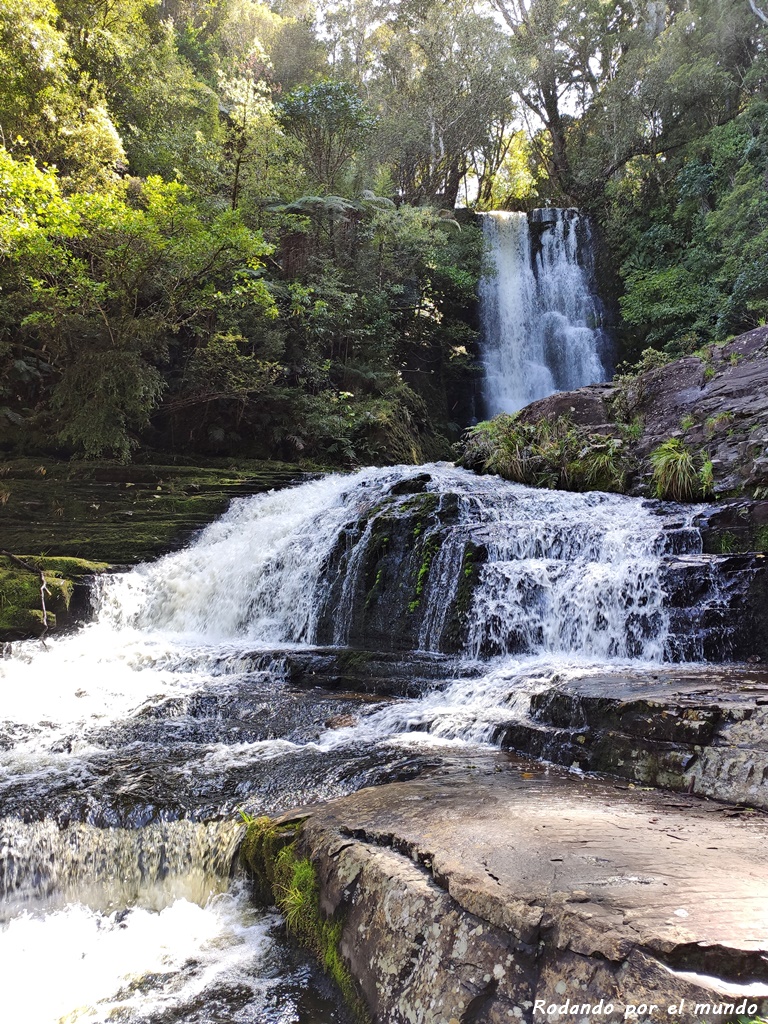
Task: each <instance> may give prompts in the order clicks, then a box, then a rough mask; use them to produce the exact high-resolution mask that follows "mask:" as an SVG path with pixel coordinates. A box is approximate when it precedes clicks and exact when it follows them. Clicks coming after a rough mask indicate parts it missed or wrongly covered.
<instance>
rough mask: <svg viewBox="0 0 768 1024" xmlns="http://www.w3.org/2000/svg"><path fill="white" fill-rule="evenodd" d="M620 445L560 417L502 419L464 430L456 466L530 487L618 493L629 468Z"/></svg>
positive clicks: (617, 441)
mask: <svg viewBox="0 0 768 1024" xmlns="http://www.w3.org/2000/svg"><path fill="white" fill-rule="evenodd" d="M623 447H624V446H623V442H622V441H621V440H620V439H619V438H615V437H606V436H605V435H603V434H592V433H590V432H589V431H587V430H586V429H584V428H583V427H577V426H576V425H575V424H573V423H572V422H571V421H570V420H569V419H568V418H567V417H565V416H560V417H558V418H557V419H556V420H547V419H541V420H537V421H536V422H534V423H526V422H523V421H521V420H520V419H519V417H518V416H508V415H502V416H497V417H495V419H492V420H489V421H487V422H485V423H479V424H478V425H477V426H476V427H472V428H471V429H470V430H469V431H467V433H466V434H465V436H464V439H463V441H462V444H461V446H460V463H461V465H463V466H466V467H467V468H470V469H478V470H480V471H481V472H486V473H498V474H499V476H502V477H504V479H505V480H514V481H516V482H517V483H523V484H530V485H533V486H535V487H549V488H559V489H561V490H568V491H586V490H605V491H622V490H623V489H624V486H625V478H626V474H627V471H628V468H629V466H628V463H627V459H626V456H625V454H624V451H623Z"/></svg>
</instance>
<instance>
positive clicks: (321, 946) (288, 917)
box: [241, 817, 370, 1024]
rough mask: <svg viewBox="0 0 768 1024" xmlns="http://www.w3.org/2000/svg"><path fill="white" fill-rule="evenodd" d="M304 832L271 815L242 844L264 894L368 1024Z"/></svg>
mask: <svg viewBox="0 0 768 1024" xmlns="http://www.w3.org/2000/svg"><path fill="white" fill-rule="evenodd" d="M300 835H301V824H300V823H293V822H292V823H290V824H288V825H283V826H279V825H275V823H274V822H273V821H271V819H270V818H266V817H264V818H256V819H251V820H249V821H248V825H247V829H246V835H245V839H244V840H243V845H242V847H241V857H242V860H243V862H244V864H245V865H246V867H247V868H248V869H249V870H250V871H251V873H252V875H253V877H254V880H255V881H256V883H257V886H258V887H259V889H260V895H261V896H262V899H264V901H265V902H267V901H271V902H273V903H274V904H275V906H277V908H278V909H279V910H280V911H281V913H282V914H283V915H284V917H285V923H286V927H287V929H288V932H289V933H290V934H291V935H292V936H293V937H294V938H295V939H296V941H297V942H299V943H300V945H302V946H304V947H305V948H306V949H309V950H310V951H311V952H312V953H313V954H314V955H315V956H316V957H317V959H318V961H319V962H320V963H321V964H322V966H323V968H324V969H325V971H326V973H327V974H328V976H329V977H330V978H331V979H332V980H333V981H334V982H335V984H336V985H337V986H338V988H339V989H340V991H341V993H342V995H343V997H344V1000H345V1002H346V1003H347V1005H348V1006H349V1007H350V1009H351V1010H352V1012H353V1013H354V1015H355V1017H356V1018H357V1020H358V1021H360V1024H369V1022H370V1015H369V1014H368V1011H367V1009H366V1007H365V1004H364V1003H363V1001H362V999H361V998H360V996H359V994H358V992H357V989H356V987H355V983H354V981H353V979H352V975H351V974H350V972H349V968H348V967H347V965H346V964H345V963H344V959H343V957H342V955H341V934H342V929H343V921H342V920H341V919H340V918H338V917H337V918H330V919H329V918H327V917H326V916H325V915H324V914H323V912H322V910H321V908H320V887H319V884H318V879H317V872H316V871H315V868H314V865H313V864H312V862H311V861H310V860H309V859H308V858H307V857H303V856H301V851H300V849H299V846H300V844H299V838H300Z"/></svg>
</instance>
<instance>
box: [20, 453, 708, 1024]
mask: <svg viewBox="0 0 768 1024" xmlns="http://www.w3.org/2000/svg"><path fill="white" fill-rule="evenodd" d="M419 502H421V503H422V505H425V506H428V507H429V508H430V509H431V510H432V512H431V513H430V517H429V518H428V519H427V520H426V521H421V520H419V521H418V522H416V525H415V526H414V520H413V516H414V514H415V513H414V509H415V508H416V506H417V505H418V504H419ZM409 517H410V518H409ZM382 523H384V524H386V531H387V536H385V537H382V529H384V527H382ZM398 528H399V529H400V530H401V532H402V531H405V534H404V535H405V536H407V537H408V538H410V539H411V540H410V541H409V544H411V542H412V544H411V546H412V545H416V544H421V545H423V546H424V547H423V550H424V551H428V552H429V553H430V554H429V560H428V561H423V562H422V567H421V570H420V572H418V573H416V575H415V576H414V580H415V582H414V583H413V586H414V587H415V588H416V589H415V590H414V594H415V595H416V596H415V597H413V595H411V597H410V599H409V595H408V594H406V595H405V597H404V598H403V597H402V596H397V594H396V596H394V597H391V598H390V597H387V596H386V593H383V592H380V587H381V585H383V584H382V583H381V581H382V579H384V578H385V577H386V573H387V572H388V571H389V570H388V569H387V565H388V562H387V559H390V560H391V559H394V560H395V570H396V572H397V576H398V578H399V579H400V580H401V581H403V580H406V579H408V578H410V577H409V575H408V574H409V573H411V574H412V575H413V571H412V566H411V563H410V562H409V561H408V559H409V558H410V557H411V552H410V551H409V545H408V544H406V546H405V548H403V549H402V551H401V550H400V549H398V548H397V545H396V543H395V541H396V535H397V529H398ZM699 550H700V538H699V535H698V533H697V531H695V530H694V529H692V528H691V526H690V524H689V523H688V522H687V521H686V520H685V519H684V518H681V517H679V516H678V517H677V518H674V519H670V518H669V517H668V518H666V519H665V518H664V517H663V516H661V515H659V514H658V512H657V510H656V509H654V508H653V507H651V506H650V505H649V504H648V503H643V502H641V501H638V500H635V499H631V498H626V497H622V496H618V495H608V494H598V493H594V494H581V495H577V494H567V495H566V494H562V493H558V492H550V491H537V490H532V489H529V488H526V487H522V486H519V485H515V484H506V483H503V482H501V481H499V480H497V479H493V478H481V477H475V476H473V475H471V474H469V473H466V472H464V471H462V470H458V469H455V468H454V467H452V466H448V465H434V466H427V467H407V468H406V467H398V468H394V469H367V470H363V471H360V472H358V473H356V474H354V475H351V476H341V475H337V476H327V477H325V478H323V479H321V480H317V481H314V482H310V483H305V484H302V485H300V486H299V487H297V488H291V489H286V490H283V491H279V492H276V493H271V494H267V495H259V496H255V497H251V498H243V499H237V500H235V501H234V502H233V504H232V506H231V508H230V510H229V511H228V513H227V514H226V515H224V516H223V517H222V518H221V519H220V520H218V521H217V522H215V523H213V524H212V525H211V526H210V527H208V528H207V529H206V530H205V531H203V532H202V534H201V535H200V536H199V537H198V538H197V539H196V540H195V541H193V542H192V543H191V544H190V545H189V546H188V547H187V548H186V549H184V550H182V551H180V552H177V553H174V554H171V555H169V556H167V557H165V558H162V559H160V560H159V561H157V562H155V563H152V564H147V565H143V566H139V567H137V568H136V569H134V570H132V571H130V572H126V573H121V574H117V575H112V576H107V577H103V578H102V579H101V580H100V582H99V584H98V586H97V588H96V590H95V592H94V600H95V602H96V605H97V611H96V616H95V619H94V621H93V622H92V623H90V624H88V625H86V626H85V627H83V628H82V629H80V630H79V631H78V632H77V633H74V634H72V635H70V636H67V637H64V638H61V639H58V640H55V641H49V643H48V645H47V647H46V648H45V649H43V648H42V647H41V646H40V645H39V644H36V643H28V644H19V645H16V647H15V649H14V651H13V653H12V655H11V656H10V657H7V658H6V659H5V660H3V661H1V662H0V687H2V704H0V885H2V895H3V903H2V907H3V911H2V916H0V962H1V963H3V965H4V968H5V972H6V973H5V979H6V980H4V986H3V993H2V995H0V1001H2V1006H3V1010H4V1015H3V1019H5V1020H9V1021H14V1022H19V1024H21V1022H23V1024H38V1022H39V1024H53V1022H62V1021H65V1022H67V1024H83V1022H88V1024H91V1022H106V1021H120V1022H129V1024H134V1022H136V1024H137V1022H139V1021H141V1022H145V1021H149V1022H154V1024H172V1022H173V1024H181V1022H185V1024H192V1022H196V1024H212V1022H217V1021H222V1022H224V1021H226V1022H235V1024H237V1022H244V1024H245V1022H255V1021H259V1022H267V1024H268V1022H272V1021H274V1022H280V1024H288V1022H303V1024H310V1022H316V1021H317V1022H319V1021H324V1022H331V1021H334V1020H338V1021H343V1020H344V1019H345V1018H344V1016H343V1014H344V1011H343V1010H342V1009H341V1008H340V1007H339V1006H338V1005H336V1001H335V997H334V995H333V993H330V992H328V991H327V989H326V988H324V984H325V983H324V982H323V981H322V979H321V978H319V977H318V975H317V973H316V972H315V971H314V969H313V968H312V967H311V966H310V965H309V964H308V963H307V962H306V961H305V960H304V959H302V957H301V956H299V955H298V954H297V953H295V952H294V951H292V950H291V948H290V946H288V945H286V943H285V942H284V940H283V937H282V932H281V929H280V924H279V921H278V920H277V918H276V917H275V916H274V915H272V914H270V913H268V912H265V911H262V910H258V909H256V908H255V907H254V906H253V905H252V904H251V902H250V899H249V895H248V889H247V884H246V882H245V881H244V880H243V879H242V878H240V877H239V876H238V873H237V870H236V868H235V867H234V863H235V857H234V854H235V851H236V848H237V844H238V841H239V839H240V837H241V834H242V826H240V825H238V820H239V819H238V814H237V810H238V808H240V807H243V808H245V809H247V810H248V811H249V812H250V813H254V814H255V813H270V812H275V811H278V810H281V809H287V808H290V807H291V806H295V805H299V804H303V803H308V802H311V801H315V800H320V799H327V798H330V797H334V796H337V795H341V794H344V793H347V792H350V791H352V790H354V789H357V788H359V787H360V786H363V785H368V784H371V783H377V782H382V781H386V780H388V779H392V778H403V777H408V776H409V775H412V774H413V773H416V772H418V771H420V770H422V769H423V768H424V767H425V766H427V765H432V766H434V765H435V764H439V763H440V762H441V760H445V759H450V758H451V757H452V756H455V755H456V753H457V752H460V751H462V750H467V749H471V748H472V746H473V745H477V744H488V743H490V742H491V741H492V738H493V736H494V735H495V734H496V731H497V729H498V726H499V725H503V723H505V722H509V721H510V720H515V719H516V718H518V717H520V716H524V715H525V714H526V710H527V707H528V700H529V698H530V695H531V694H532V693H534V692H536V691H537V690H538V689H540V688H542V687H544V686H546V685H547V684H548V683H549V682H551V681H552V680H553V679H554V678H556V677H559V678H562V677H565V676H568V675H569V674H579V673H583V672H589V671H591V670H594V669H595V667H596V666H605V664H606V663H610V664H613V665H616V664H626V663H628V662H632V663H633V665H634V666H635V667H637V666H643V665H648V666H652V665H653V664H654V663H658V662H659V661H661V660H662V659H664V658H665V657H669V656H670V654H674V653H675V648H674V642H673V641H674V635H673V632H674V631H673V628H672V624H671V620H670V613H669V609H668V607H667V600H666V598H667V595H666V590H665V578H664V567H665V564H666V561H667V560H668V558H669V553H670V551H675V552H680V551H684V552H694V553H695V552H697V551H699ZM468 552H470V553H475V556H476V559H477V560H476V565H475V568H474V569H472V568H471V567H470V568H468V565H469V563H468V561H467V558H468V554H467V553H468ZM477 552H482V559H480V558H479V556H477ZM420 557H424V556H420ZM372 559H374V561H373V562H372V561H371V560H372ZM375 559H379V561H375ZM371 565H373V566H374V570H375V572H374V570H372V569H371ZM377 566H378V569H377V568H376V567H377ZM424 566H426V569H425V568H424ZM418 568H419V567H418V565H417V566H416V569H418ZM414 571H415V570H414ZM372 573H373V578H371V574H372ZM472 573H474V575H473V576H472V579H473V583H474V589H473V592H472V594H471V596H470V597H469V598H468V597H467V595H466V592H465V591H464V590H463V589H462V588H463V586H464V584H465V582H466V580H467V579H468V578H469V576H470V575H472ZM425 577H426V579H425ZM402 585H403V584H402V582H401V584H400V589H401V590H402ZM397 593H399V591H398V592H397ZM462 595H463V596H462ZM395 600H401V601H402V600H406V601H408V604H407V605H404V606H403V607H404V609H405V610H404V611H403V612H402V614H401V613H400V612H399V611H397V610H396V608H395V605H392V604H391V603H390V604H388V603H387V602H391V601H395ZM462 601H463V602H464V605H462ZM377 605H381V606H382V609H383V610H382V614H384V615H385V616H387V618H386V621H387V622H389V623H390V624H391V623H393V622H395V620H399V619H402V620H403V621H405V620H407V619H409V617H410V618H412V619H413V620H414V625H413V627H412V633H411V634H409V635H412V636H413V637H416V640H415V641H414V642H413V644H412V646H413V647H420V648H421V649H422V650H421V653H420V654H419V655H418V657H419V658H420V659H421V663H423V664H427V665H432V666H433V670H432V673H431V678H432V679H433V682H432V683H431V684H425V686H424V688H423V692H422V693H421V695H420V696H418V697H415V698H411V699H391V698H389V699H384V698H380V697H379V698H371V697H369V698H366V699H363V698H362V697H361V696H360V695H357V694H352V693H348V692H344V691H343V690H341V691H340V690H338V689H336V690H327V689H322V688H321V687H320V686H314V687H313V686H310V685H307V680H306V679H304V680H297V677H296V674H295V672H294V671H293V670H292V668H291V666H292V665H295V663H296V659H297V658H302V657H303V658H306V657H308V656H314V654H313V652H316V647H317V645H325V646H324V647H323V650H324V651H325V652H326V654H327V650H328V645H331V647H332V646H333V645H334V644H335V645H341V646H342V647H343V646H345V645H348V644H352V643H357V645H358V646H360V643H359V638H358V640H356V639H355V638H356V636H357V634H356V632H355V630H358V631H359V628H360V626H359V624H360V622H361V621H364V620H365V616H369V617H373V618H371V621H375V615H376V614H378V612H377V610H376V609H377ZM460 606H461V607H462V608H463V611H462V615H461V616H460V617H459V619H457V618H456V616H457V615H458V612H457V611H456V609H458V608H459V607H460ZM361 617H362V618H361ZM459 620H460V622H461V631H460V639H459V641H457V640H456V636H457V635H458V634H456V632H455V630H454V632H451V630H452V628H453V627H452V626H451V623H452V622H455V621H459ZM393 628H394V627H393ZM403 628H405V627H403ZM409 628H411V627H409ZM451 638H453V639H451ZM392 650H393V651H394V654H393V657H395V658H399V657H402V660H403V661H405V662H407V661H408V658H409V657H411V655H410V654H409V652H408V651H407V650H401V651H400V653H399V654H398V653H397V649H396V645H395V646H393V648H392ZM694 653H695V652H694ZM318 656H319V655H318ZM33 979H34V980H37V979H40V983H39V984H38V985H30V982H31V980H33ZM43 980H44V984H43Z"/></svg>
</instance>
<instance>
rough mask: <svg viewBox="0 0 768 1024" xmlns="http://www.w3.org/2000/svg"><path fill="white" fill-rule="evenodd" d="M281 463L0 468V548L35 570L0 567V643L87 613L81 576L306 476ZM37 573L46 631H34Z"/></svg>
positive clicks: (157, 547) (152, 553)
mask: <svg viewBox="0 0 768 1024" xmlns="http://www.w3.org/2000/svg"><path fill="white" fill-rule="evenodd" d="M306 475H307V472H306V471H303V470H302V469H301V468H300V467H298V466H294V465H288V464H284V463H265V462H239V463H237V464H233V463H232V462H230V461H223V460H222V461H218V462H217V461H216V460H212V461H207V462H206V463H204V464H199V465H188V464H187V465H183V464H177V463H174V462H167V463H166V462H163V461H161V460H157V461H156V462H153V463H143V464H142V463H139V464H134V465H128V466H126V465H121V464H118V463H114V462H106V461H94V462H74V461H73V462H60V461H54V460H42V461H40V460H32V459H15V460H11V461H7V462H5V463H0V548H1V549H4V550H6V551H9V552H11V553H12V554H14V555H17V556H21V557H22V558H23V560H24V561H25V562H27V563H28V564H29V565H30V566H31V567H32V568H33V569H34V570H35V572H32V571H29V570H28V569H25V568H23V567H22V566H20V565H19V564H18V563H14V562H12V561H11V560H10V559H8V558H6V557H4V558H2V559H0V641H9V640H17V639H21V638H24V637H30V636H39V635H41V634H42V633H43V632H54V631H56V630H60V629H62V628H63V627H66V626H68V625H71V624H72V623H73V622H75V621H77V620H78V619H81V618H83V617H84V616H86V615H87V613H88V611H89V601H88V596H87V590H88V587H87V578H88V577H89V576H91V575H93V574H94V573H98V572H103V571H104V570H106V569H107V568H108V567H109V566H126V565H133V564H136V563H137V562H142V561H146V560H148V559H151V558H156V557H157V556H159V555H161V554H164V553H165V552H167V551H170V550H173V549H175V548H178V547H180V546H181V545H183V544H184V543H185V542H186V541H187V540H188V539H189V537H190V536H191V535H192V534H193V533H194V532H195V531H197V530H199V529H202V528H203V527H204V526H206V525H207V524H208V523H209V522H211V520H212V519H214V518H216V516H218V515H220V514H221V513H222V512H223V511H224V510H225V509H226V507H227V505H228V504H229V502H230V500H231V499H232V498H233V497H237V496H239V495H240V496H243V495H248V494H255V493H258V492H261V491H268V490H271V489H273V488H275V487H283V486H286V485H287V484H289V483H291V482H292V481H293V480H298V479H301V478H302V477H306ZM39 571H42V572H43V574H44V576H45V580H46V583H47V586H48V590H49V592H50V593H48V594H46V595H45V599H46V609H47V611H48V613H49V614H48V616H47V618H48V628H47V630H46V629H45V626H44V624H43V608H42V601H41V594H40V586H41V581H40V578H39V576H38V575H36V573H37V572H39Z"/></svg>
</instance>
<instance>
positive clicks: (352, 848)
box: [280, 756, 768, 1024]
mask: <svg viewBox="0 0 768 1024" xmlns="http://www.w3.org/2000/svg"><path fill="white" fill-rule="evenodd" d="M296 817H297V815H295V814H294V815H291V816H286V818H284V819H280V820H282V821H287V820H293V819H295V818H296ZM298 817H299V818H305V819H306V820H305V821H304V825H303V831H302V837H301V839H300V843H301V845H302V848H303V850H304V851H305V852H306V853H307V854H308V855H310V856H311V858H312V860H313V863H314V864H315V866H316V868H317V871H318V876H319V879H320V887H321V905H322V907H323V909H324V911H325V912H326V913H328V914H333V913H336V914H339V915H340V916H341V920H342V921H343V930H342V938H341V951H342V953H343V955H344V957H345V959H346V960H347V961H348V963H349V964H350V967H351V971H352V974H353V976H354V977H355V979H356V980H357V982H358V983H359V985H360V987H361V990H362V992H363V993H364V995H365V998H366V1001H367V1003H368V1005H369V1007H370V1008H371V1011H372V1013H373V1016H374V1019H375V1020H377V1021H387V1022H392V1024H400V1022H409V1024H415V1022H417V1021H418V1022H423V1024H438V1022H440V1024H447V1022H449V1021H464V1022H467V1024H469V1022H480V1021H482V1022H492V1024H496V1022H501V1021H508V1020H513V1019H518V1020H524V1021H540V1022H541V1021H546V1020H549V1021H557V1020H566V1019H568V1020H573V1019H582V1017H583V1016H587V1017H588V1016H589V1014H586V1015H585V1014H582V1015H581V1017H580V1016H578V1014H577V1017H574V1016H573V1013H572V1012H571V1011H570V1009H569V1007H571V1006H573V1005H574V1004H578V1005H579V1006H583V1005H584V1004H590V1005H597V1004H600V1001H601V1000H602V1001H603V1002H602V1007H603V1010H602V1012H601V1013H600V1014H599V1019H603V1020H619V1019H630V1020H641V1019H645V1020H651V1021H654V1020H659V1021H661V1020H664V1021H667V1020H669V1019H677V1020H682V1021H691V1022H693V1021H695V1020H718V1019H723V1011H722V1009H721V1007H722V1006H723V1005H725V1006H726V1007H728V1006H729V1005H731V1006H733V1007H736V1006H738V1004H740V1003H741V1002H742V1001H743V1000H744V999H746V1001H747V1003H748V1004H750V1005H751V1006H752V1007H754V1008H755V1009H753V1010H752V1012H756V1011H757V1010H760V1011H761V1012H762V1011H764V1010H765V1008H766V1007H768V937H766V931H765V920H766V915H768V847H766V843H765V837H766V819H765V817H764V816H763V815H761V814H756V815H752V816H749V817H735V818H734V817H732V816H731V812H730V811H729V810H728V809H727V808H726V807H724V806H722V805H718V804H712V803H708V802H705V801H702V800H699V799H697V798H696V797H685V798H681V797H679V796H672V795H665V794H663V793H659V792H640V791H637V790H635V791H630V790H627V789H626V787H625V786H624V787H622V786H620V784H615V783H610V782H602V781H599V780H596V779H587V778H580V777H578V776H574V775H573V774H568V773H563V772H562V771H560V770H558V769H554V768H546V767H543V766H541V765H536V764H532V763H529V762H526V761H523V760H520V759H518V758H513V757H511V758H504V757H503V756H497V757H496V758H492V757H490V756H480V757H477V758H474V759H472V761H467V762H466V763H465V764H463V765H460V766H459V765H457V764H454V766H453V767H452V768H450V769H447V770H444V771H443V773H442V774H435V775H433V776H432V777H422V778H420V779H417V780H415V781H411V782H404V783H395V784H392V785H388V786H383V787H379V788H376V789H367V790H363V791H361V792H359V793H356V794H354V795H352V796H349V797H345V798H343V799H340V800H336V801H333V802H331V803H329V804H326V805H324V806H320V807H315V808H310V809H308V810H306V811H301V812H300V813H299V814H298ZM681 1000H684V1003H683V1005H682V1008H681V1010H680V1012H679V1013H677V1014H676V1015H675V1016H674V1017H670V1016H669V1013H668V1008H669V1007H670V1006H672V1005H675V1006H679V1005H680V1003H681ZM608 1005H612V1006H613V1011H612V1012H606V1007H607V1006H608ZM643 1007H644V1008H645V1009H643ZM652 1007H655V1008H654V1009H652ZM550 1008H551V1009H550ZM633 1008H634V1009H633ZM548 1010H549V1011H550V1012H547V1011H548ZM731 1015H733V1011H731ZM725 1017H726V1019H727V1017H728V1013H727V1012H726V1013H725Z"/></svg>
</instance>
